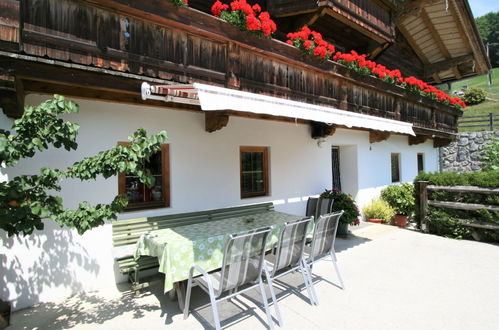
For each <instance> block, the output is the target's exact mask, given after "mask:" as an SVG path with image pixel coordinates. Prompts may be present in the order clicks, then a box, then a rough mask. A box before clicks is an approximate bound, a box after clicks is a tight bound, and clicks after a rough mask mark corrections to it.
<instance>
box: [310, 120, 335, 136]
mask: <svg viewBox="0 0 499 330" xmlns="http://www.w3.org/2000/svg"><path fill="white" fill-rule="evenodd" d="M310 126H311V127H312V139H320V138H325V137H328V136H331V135H333V134H334V133H336V126H334V125H328V124H325V123H320V122H316V121H312V122H310Z"/></svg>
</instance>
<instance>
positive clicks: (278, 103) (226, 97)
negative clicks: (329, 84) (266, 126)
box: [142, 83, 415, 135]
mask: <svg viewBox="0 0 499 330" xmlns="http://www.w3.org/2000/svg"><path fill="white" fill-rule="evenodd" d="M142 98H143V99H144V100H146V99H157V100H164V101H165V102H179V103H188V104H198V105H200V106H201V109H202V110H203V111H219V110H234V111H241V112H251V113H258V114H265V115H271V116H279V117H288V118H299V119H305V120H312V121H317V122H323V123H326V124H329V125H332V124H335V125H342V126H346V127H359V128H367V129H373V130H378V131H388V132H394V133H401V134H409V135H415V134H414V131H413V130H412V124H411V123H406V122H401V121H397V120H392V119H386V118H381V117H376V116H369V115H364V114H359V113H355V112H350V111H345V110H339V109H335V108H331V107H325V106H319V105H313V104H308V103H304V102H297V101H291V100H287V99H282V98H278V97H273V96H267V95H260V94H255V93H249V92H242V91H238V90H234V89H228V88H222V87H217V86H211V85H205V84H199V83H194V84H192V85H161V86H151V85H149V84H147V83H143V84H142Z"/></svg>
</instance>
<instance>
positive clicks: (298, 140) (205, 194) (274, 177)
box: [0, 95, 437, 309]
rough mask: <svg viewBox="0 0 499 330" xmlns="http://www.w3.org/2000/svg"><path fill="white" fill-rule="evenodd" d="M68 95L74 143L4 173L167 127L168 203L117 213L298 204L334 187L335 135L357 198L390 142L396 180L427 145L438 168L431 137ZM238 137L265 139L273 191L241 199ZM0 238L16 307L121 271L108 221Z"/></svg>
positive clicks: (87, 193) (95, 185) (69, 190)
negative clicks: (76, 127) (378, 134)
mask: <svg viewBox="0 0 499 330" xmlns="http://www.w3.org/2000/svg"><path fill="white" fill-rule="evenodd" d="M47 98H48V97H47V96H42V95H29V96H28V97H27V99H26V103H27V104H34V105H35V104H38V103H40V102H41V101H43V100H45V99H47ZM75 101H76V102H77V103H78V104H79V105H80V114H78V115H71V116H67V118H68V119H69V120H72V121H75V122H78V123H79V124H80V125H81V129H80V134H79V137H78V143H79V148H78V150H77V151H76V152H66V151H64V150H53V149H52V150H49V151H47V152H44V153H41V154H38V155H36V157H34V158H33V159H29V160H24V161H22V162H21V163H20V164H19V165H18V166H17V167H16V168H15V169H3V171H2V175H4V176H6V177H12V176H15V175H19V174H34V173H36V172H37V170H38V169H39V168H40V167H43V166H50V167H57V168H64V167H65V166H69V165H71V164H72V163H73V162H75V161H78V160H80V159H81V158H82V157H84V156H90V155H94V154H95V153H97V152H98V151H101V150H104V149H107V148H109V147H112V146H114V145H115V144H116V142H117V141H126V137H127V136H128V135H129V134H130V133H131V132H133V131H134V130H135V129H136V128H138V127H144V128H146V129H147V131H148V132H149V133H157V132H158V131H160V130H166V131H167V132H168V136H169V139H168V143H169V144H170V180H171V207H170V208H166V209H154V210H149V211H135V212H127V213H124V214H122V215H121V216H120V218H121V219H126V218H134V217H137V216H152V215H158V214H168V213H180V212H187V211H198V210H205V209H211V208H220V207H226V206H234V205H241V204H248V203H258V202H263V201H274V203H275V205H276V209H277V210H280V211H283V212H287V213H293V214H304V212H305V205H306V201H307V198H308V197H309V196H311V195H317V194H320V193H321V192H322V191H323V190H324V189H325V188H330V187H331V176H332V174H331V150H330V147H331V146H332V145H335V146H340V160H341V166H340V170H341V179H342V186H343V190H344V191H346V192H348V193H351V194H352V195H353V196H354V197H355V198H356V199H357V200H358V201H359V202H360V204H361V205H362V204H364V203H367V202H369V201H370V199H371V198H372V196H373V195H375V194H376V193H378V192H379V190H380V189H381V188H382V187H384V186H386V185H388V184H391V176H390V153H391V152H399V153H400V154H401V167H402V171H401V175H402V180H403V181H411V180H412V179H413V178H414V177H415V176H416V168H417V161H416V153H418V152H424V153H425V168H426V170H427V171H435V170H436V169H437V151H436V149H433V148H432V145H431V142H427V143H424V144H419V145H416V146H409V145H408V143H407V137H403V136H392V137H391V138H390V139H388V140H387V141H384V142H381V143H376V144H373V145H370V144H369V143H368V140H369V137H368V133H367V132H364V131H355V130H343V129H338V130H337V132H336V134H334V135H333V136H332V137H328V138H327V139H326V140H325V141H324V143H322V144H321V147H319V146H318V144H317V141H315V140H313V139H311V138H310V130H309V127H308V125H300V124H298V125H296V124H292V123H282V122H277V121H262V120H254V119H245V118H237V117H231V118H230V120H229V124H228V126H227V127H225V128H223V129H222V130H220V131H217V132H214V133H207V132H205V130H204V115H203V114H201V113H196V112H186V111H172V110H169V109H164V108H152V107H140V106H131V105H123V104H117V103H105V102H97V101H88V100H77V99H75ZM10 122H11V121H10V120H9V119H7V118H6V117H5V116H3V115H2V116H1V117H0V128H7V129H9V128H10ZM240 146H268V147H269V148H270V196H267V197H259V198H250V199H243V200H241V198H240V195H239V194H240V188H239V147H240ZM117 186H118V184H117V178H110V179H108V180H104V179H99V180H97V181H96V182H89V183H88V182H84V183H82V182H79V181H76V180H74V181H70V182H64V183H63V184H62V187H63V190H62V195H63V197H64V201H65V206H66V207H74V206H75V205H76V204H77V203H78V202H79V201H82V200H87V201H89V202H90V203H99V202H100V203H102V202H109V201H111V200H112V198H113V197H114V196H115V195H116V194H117V189H118V188H117ZM0 239H1V241H2V245H1V246H0V255H1V259H0V267H1V269H2V274H1V275H0V298H2V299H7V300H10V301H12V302H13V306H14V308H15V309H19V308H23V307H26V306H30V305H33V304H35V303H37V302H40V301H49V300H53V299H56V298H59V297H63V296H67V295H69V294H71V293H74V292H77V291H80V290H91V289H96V288H99V287H102V286H109V285H113V284H114V283H116V282H117V281H123V280H124V278H123V277H122V276H121V275H120V274H119V273H117V271H116V269H115V267H114V264H113V255H112V243H111V226H110V225H109V224H107V225H105V226H102V227H100V228H96V229H93V230H91V231H90V232H87V233H86V234H84V235H83V236H79V235H78V234H77V233H76V231H74V230H70V229H61V228H59V227H58V226H57V225H55V224H54V223H50V222H49V223H47V225H46V228H45V229H44V230H43V231H41V232H36V233H35V234H33V235H31V236H30V237H27V238H7V237H6V234H5V233H4V232H1V231H0Z"/></svg>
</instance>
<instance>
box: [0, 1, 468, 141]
mask: <svg viewBox="0 0 499 330" xmlns="http://www.w3.org/2000/svg"><path fill="white" fill-rule="evenodd" d="M13 3H16V1H14V2H13ZM23 3H24V5H23V6H19V5H18V6H17V10H18V11H19V15H18V17H19V19H20V20H21V21H22V22H23V24H22V25H21V24H18V25H17V29H18V30H19V31H18V33H19V35H20V39H19V40H18V41H17V40H5V39H7V38H4V40H2V42H3V43H7V42H8V43H9V45H12V44H15V45H17V49H16V50H15V51H13V50H12V49H9V50H6V49H3V48H2V49H1V50H0V80H1V79H2V77H3V81H4V83H3V86H4V87H3V91H2V90H1V89H0V92H2V93H3V95H4V96H5V95H7V96H8V95H11V96H12V97H15V96H14V94H13V93H14V91H16V90H17V95H18V94H19V93H24V92H29V91H35V92H46V93H60V94H66V95H71V96H79V97H88V98H93V99H103V100H113V101H118V102H127V103H135V104H154V105H160V106H164V105H165V104H164V103H159V102H158V101H142V100H141V99H140V84H141V82H142V81H148V82H152V83H168V82H177V83H178V82H180V83H191V82H203V83H207V84H212V85H217V86H223V87H228V88H235V89H240V90H244V91H249V92H254V93H259V94H266V95H273V96H277V97H282V98H288V99H292V100H296V101H302V102H307V103H311V104H318V105H325V106H332V107H336V108H339V109H342V110H347V111H353V112H358V113H363V114H368V115H373V116H378V117H384V118H390V119H395V120H400V121H405V122H410V123H413V124H414V130H415V132H416V134H418V136H417V137H416V138H412V140H410V141H409V142H410V143H420V142H422V141H424V140H425V139H427V138H436V139H435V140H434V141H437V144H438V143H440V142H441V141H444V142H445V141H447V140H449V139H452V138H453V137H454V133H455V132H456V131H457V119H458V117H459V115H460V112H459V111H457V110H455V109H453V108H451V107H449V106H445V105H443V104H440V103H436V102H433V101H431V100H429V99H427V98H423V97H421V96H418V95H415V94H412V93H409V92H407V91H405V90H404V89H402V88H400V87H397V86H392V85H389V84H387V83H385V82H383V81H381V80H379V79H376V78H373V77H370V76H362V75H359V74H356V73H354V72H352V71H350V70H348V69H347V68H346V67H344V66H342V65H339V64H337V63H334V62H330V61H329V62H325V61H319V60H316V59H313V58H310V57H306V56H304V55H302V53H301V52H300V51H299V50H297V49H295V48H294V47H291V46H289V45H287V44H285V43H283V42H280V41H276V40H271V39H258V38H256V37H255V36H253V35H251V34H249V33H245V32H241V31H239V30H238V29H237V28H235V27H232V26H231V25H229V24H227V23H225V22H224V21H222V20H220V19H217V18H215V17H213V16H210V15H207V14H204V13H202V12H199V11H197V10H194V9H192V8H187V7H180V8H179V7H176V6H174V5H172V4H171V3H169V2H168V1H165V0H161V1H139V0H103V1H97V0H95V1H94V0H89V1H77V0H25V1H23ZM17 4H19V3H18V2H17ZM14 7H15V6H14ZM21 8H22V9H21ZM14 14H15V13H14ZM0 15H2V14H0ZM10 16H14V17H15V16H16V15H10ZM0 19H1V18H0ZM12 27H16V22H12V19H11V20H10V25H9V28H11V29H12ZM2 28H3V26H2V25H0V29H2ZM5 35H6V34H2V33H0V36H5ZM9 35H12V33H11V34H9ZM0 45H1V44H0ZM11 48H12V47H11ZM1 86H2V85H0V88H2V87H1ZM9 93H10V94H9ZM6 99H7V98H4V100H6ZM15 101H16V100H14V101H13V103H16V102H15ZM3 102H4V104H3V105H0V106H3V107H4V109H7V107H8V109H11V113H10V114H11V115H13V116H16V115H19V113H20V111H21V110H20V109H21V108H22V107H21V104H20V103H22V102H21V100H19V99H17V107H18V109H17V110H16V109H13V106H12V104H10V103H9V104H7V103H8V102H7V103H6V101H3ZM11 103H12V102H11ZM6 105H7V107H6ZM170 106H171V104H170ZM184 107H187V108H189V106H184ZM193 110H198V109H195V108H193ZM439 139H443V140H439ZM411 141H412V142H411ZM438 141H440V142H438Z"/></svg>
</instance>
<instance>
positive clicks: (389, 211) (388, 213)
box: [362, 198, 395, 224]
mask: <svg viewBox="0 0 499 330" xmlns="http://www.w3.org/2000/svg"><path fill="white" fill-rule="evenodd" d="M362 212H363V213H364V216H365V217H366V219H368V220H369V222H377V223H386V224H389V223H390V221H391V219H392V218H393V216H394V215H395V211H394V210H393V208H392V207H391V206H390V205H389V204H388V203H387V202H385V201H384V200H381V199H379V198H375V199H373V200H372V201H371V203H369V204H367V205H365V206H364V207H363V208H362ZM371 220H380V221H371Z"/></svg>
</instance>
